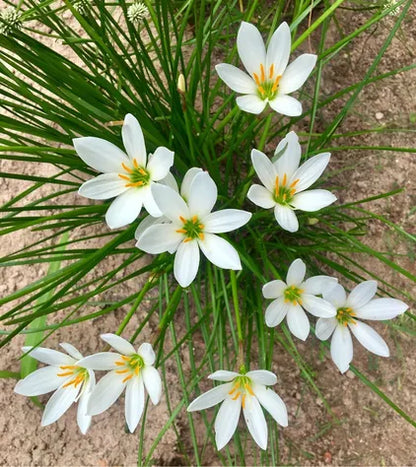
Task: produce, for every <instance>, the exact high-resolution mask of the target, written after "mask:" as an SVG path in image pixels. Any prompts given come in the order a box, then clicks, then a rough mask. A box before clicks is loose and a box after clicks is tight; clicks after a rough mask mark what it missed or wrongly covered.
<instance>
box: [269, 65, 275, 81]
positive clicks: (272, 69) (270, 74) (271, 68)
mask: <svg viewBox="0 0 416 467" xmlns="http://www.w3.org/2000/svg"><path fill="white" fill-rule="evenodd" d="M273 75H274V63H272V64H271V65H270V69H269V78H270V79H272V78H273Z"/></svg>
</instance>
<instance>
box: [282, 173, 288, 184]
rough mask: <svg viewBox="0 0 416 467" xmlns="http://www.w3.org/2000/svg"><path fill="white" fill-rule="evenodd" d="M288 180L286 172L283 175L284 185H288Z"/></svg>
mask: <svg viewBox="0 0 416 467" xmlns="http://www.w3.org/2000/svg"><path fill="white" fill-rule="evenodd" d="M286 182H287V175H286V174H284V175H283V181H282V185H283V186H285V185H286Z"/></svg>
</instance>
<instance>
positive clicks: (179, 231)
mask: <svg viewBox="0 0 416 467" xmlns="http://www.w3.org/2000/svg"><path fill="white" fill-rule="evenodd" d="M176 232H178V233H183V234H185V233H186V230H185V229H178V230H177V231H176Z"/></svg>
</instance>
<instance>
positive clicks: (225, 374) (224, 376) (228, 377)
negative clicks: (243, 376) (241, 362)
mask: <svg viewBox="0 0 416 467" xmlns="http://www.w3.org/2000/svg"><path fill="white" fill-rule="evenodd" d="M237 376H240V374H239V373H236V372H235V371H228V370H217V371H214V373H211V374H210V375H209V376H208V378H209V379H212V380H214V381H227V382H228V381H232V380H233V379H234V378H237Z"/></svg>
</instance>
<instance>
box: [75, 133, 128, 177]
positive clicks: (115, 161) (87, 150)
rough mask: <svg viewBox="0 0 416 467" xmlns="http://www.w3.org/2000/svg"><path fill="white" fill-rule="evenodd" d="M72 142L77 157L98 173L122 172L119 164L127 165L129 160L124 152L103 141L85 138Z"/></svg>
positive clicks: (90, 137)
mask: <svg viewBox="0 0 416 467" xmlns="http://www.w3.org/2000/svg"><path fill="white" fill-rule="evenodd" d="M72 142H73V144H74V147H75V150H76V151H77V153H78V156H79V157H80V158H81V159H82V160H83V161H84V162H85V163H86V164H87V165H89V166H90V167H92V168H93V169H95V170H98V172H104V173H118V172H120V171H123V172H124V170H123V168H122V166H121V164H122V163H124V164H129V159H128V157H127V156H126V155H125V154H124V152H123V151H122V150H121V149H119V148H118V147H117V146H115V145H114V144H113V143H109V142H108V141H106V140H105V139H101V138H95V137H93V136H87V137H85V138H75V139H73V140H72Z"/></svg>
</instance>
